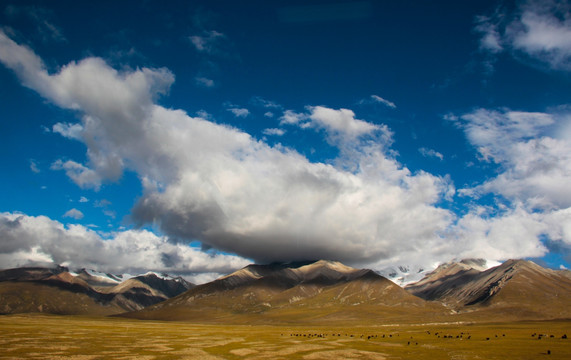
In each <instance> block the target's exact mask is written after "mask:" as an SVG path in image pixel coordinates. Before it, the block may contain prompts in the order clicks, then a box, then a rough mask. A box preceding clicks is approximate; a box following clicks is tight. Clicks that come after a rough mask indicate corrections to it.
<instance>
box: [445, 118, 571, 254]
mask: <svg viewBox="0 0 571 360" xmlns="http://www.w3.org/2000/svg"><path fill="white" fill-rule="evenodd" d="M568 118H569V117H568V115H566V114H557V113H538V112H535V113H533V112H519V111H511V110H509V109H503V110H487V109H477V110H475V111H473V112H471V113H468V114H464V115H462V116H461V117H460V118H459V120H458V121H459V122H460V126H461V127H462V128H463V129H464V131H465V133H466V136H467V138H468V140H469V142H470V143H471V144H472V145H473V146H474V147H475V148H476V149H477V150H478V152H479V153H480V155H481V160H482V161H489V162H493V163H495V164H497V165H498V166H499V169H498V175H497V176H495V177H493V178H491V179H489V180H487V181H485V182H483V183H482V184H479V185H476V186H474V187H471V188H465V189H460V190H459V193H460V194H463V195H465V196H472V197H479V196H481V195H483V194H490V193H491V194H493V195H495V196H497V197H499V199H498V200H497V201H498V204H497V205H496V206H495V208H490V209H484V208H476V209H474V210H472V211H470V212H469V213H468V214H467V215H465V216H463V217H462V218H461V219H460V220H459V221H458V224H457V226H455V227H454V228H453V230H452V232H451V235H450V236H451V237H452V238H457V239H458V242H459V244H466V246H464V245H459V246H460V248H465V249H466V250H468V249H469V246H467V244H473V248H472V250H471V251H467V252H464V253H463V255H462V256H472V255H476V254H480V255H478V256H484V255H481V254H485V256H488V257H490V258H493V259H497V260H503V259H507V258H510V257H539V256H542V255H544V254H546V253H547V252H548V248H547V247H546V245H545V242H544V240H545V239H548V240H549V241H551V242H555V243H564V244H571V189H570V188H569V185H568V184H570V183H571V138H569V137H566V136H565V135H563V136H561V135H560V136H559V137H557V138H556V137H552V136H550V134H554V133H557V131H556V129H557V128H558V127H559V126H564V124H561V123H562V122H565V121H568Z"/></svg>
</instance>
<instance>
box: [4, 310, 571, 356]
mask: <svg viewBox="0 0 571 360" xmlns="http://www.w3.org/2000/svg"><path fill="white" fill-rule="evenodd" d="M532 334H535V335H534V336H532ZM540 334H542V335H543V336H541V339H538V337H539V335H540ZM564 334H567V335H568V336H570V335H571V321H538V322H512V323H498V324H432V325H402V326H399V325H374V324H373V325H369V326H363V327H355V326H353V327H344V326H332V325H327V326H318V325H311V326H288V325H267V326H266V325H251V326H250V325H202V324H191V323H183V322H160V321H141V320H130V319H121V318H87V317H75V316H47V315H36V314H32V315H7V316H0V359H328V360H331V359H571V339H562V336H563V335H564ZM316 335H319V336H316ZM551 336H552V337H551ZM368 337H370V338H368ZM487 339H489V340H487ZM548 351H549V352H550V354H548Z"/></svg>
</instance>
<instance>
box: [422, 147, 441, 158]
mask: <svg viewBox="0 0 571 360" xmlns="http://www.w3.org/2000/svg"><path fill="white" fill-rule="evenodd" d="M418 152H420V154H421V155H422V156H424V157H432V158H437V159H440V161H442V160H444V155H442V154H441V153H439V152H438V151H436V150H433V149H428V148H425V147H421V148H419V149H418Z"/></svg>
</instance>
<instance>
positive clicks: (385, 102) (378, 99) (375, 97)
mask: <svg viewBox="0 0 571 360" xmlns="http://www.w3.org/2000/svg"><path fill="white" fill-rule="evenodd" d="M371 99H373V101H375V102H378V103H381V104H383V105H386V106H388V107H390V108H391V109H396V108H397V106H396V105H395V103H394V102H392V101H389V100H386V99H383V98H382V97H380V96H378V95H371Z"/></svg>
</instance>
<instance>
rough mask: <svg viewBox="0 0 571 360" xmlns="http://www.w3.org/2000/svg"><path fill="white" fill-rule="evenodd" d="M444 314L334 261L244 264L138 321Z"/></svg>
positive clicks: (351, 319)
mask: <svg viewBox="0 0 571 360" xmlns="http://www.w3.org/2000/svg"><path fill="white" fill-rule="evenodd" d="M446 311H447V310H446V309H445V308H444V307H443V306H441V305H440V304H436V303H428V302H426V301H424V300H422V299H420V298H418V297H416V296H413V295H411V294H409V293H408V292H406V291H405V290H403V289H402V288H401V287H399V286H398V285H396V284H394V283H393V282H391V281H389V280H387V279H386V278H384V277H382V276H380V275H378V274H376V273H375V272H373V271H371V270H367V269H361V270H360V269H354V268H351V267H348V266H345V265H343V264H341V263H339V262H335V261H324V260H321V261H317V262H313V263H295V264H273V265H249V266H246V267H245V268H243V269H241V270H238V271H236V272H234V273H232V274H230V275H227V276H224V277H222V278H219V279H217V280H215V281H212V282H210V283H207V284H203V285H199V286H196V287H194V288H192V289H190V290H189V291H187V292H185V293H183V294H181V295H179V296H177V297H175V298H172V299H170V300H167V301H165V302H162V303H160V304H156V305H153V306H150V307H148V308H145V309H143V310H142V311H138V312H134V313H128V314H122V315H121V316H127V317H132V318H139V319H158V320H189V321H208V322H243V321H245V319H247V321H263V322H273V321H276V322H292V323H297V322H306V321H320V322H330V321H333V322H335V321H344V322H349V323H351V322H363V321H367V322H369V321H381V320H383V321H386V320H390V319H401V320H404V319H405V318H406V319H408V320H407V321H414V319H421V318H422V319H430V318H431V317H433V316H435V315H443V314H444V313H445V312H446Z"/></svg>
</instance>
